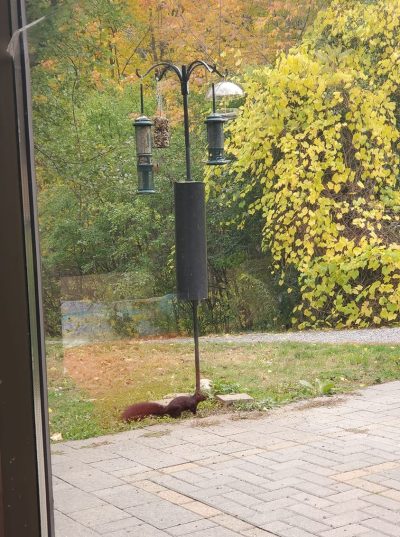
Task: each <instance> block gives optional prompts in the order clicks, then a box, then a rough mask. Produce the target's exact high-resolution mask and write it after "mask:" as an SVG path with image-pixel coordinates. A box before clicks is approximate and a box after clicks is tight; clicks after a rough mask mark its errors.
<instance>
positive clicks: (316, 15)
mask: <svg viewBox="0 0 400 537" xmlns="http://www.w3.org/2000/svg"><path fill="white" fill-rule="evenodd" d="M28 9H29V14H30V19H31V20H34V19H36V18H39V17H40V16H43V15H46V19H45V20H44V21H43V22H42V23H41V24H40V25H38V27H37V28H39V26H40V32H39V31H37V32H36V31H35V30H32V31H31V35H30V43H31V64H32V79H33V80H32V86H33V107H34V130H35V152H36V163H37V179H38V185H39V208H40V226H41V238H42V259H43V261H42V262H43V278H44V299H45V310H46V317H47V331H48V334H49V335H51V336H55V335H59V334H60V330H61V325H60V304H61V301H63V300H87V301H92V302H99V303H100V302H101V303H107V304H108V305H109V311H108V314H107V315H108V316H109V320H110V322H111V323H112V326H113V327H114V330H115V331H116V332H117V333H118V334H119V335H136V334H137V331H138V327H137V324H138V319H141V320H143V317H146V318H151V319H150V320H151V322H152V324H153V325H154V326H157V327H158V328H159V330H160V331H162V332H170V333H176V332H185V331H186V330H188V329H189V328H190V316H189V312H188V311H186V310H185V306H184V305H182V304H177V303H176V302H175V301H174V300H173V299H172V301H170V302H171V307H168V308H166V307H165V308H163V307H160V301H157V302H151V301H150V302H149V300H148V299H151V298H153V297H165V296H169V295H171V294H172V293H173V291H174V285H175V274H174V251H173V244H174V222H173V200H172V195H173V189H172V183H173V181H175V180H180V179H183V178H184V158H183V156H184V143H183V131H182V127H181V122H182V118H181V104H180V93H179V88H178V87H177V85H176V83H175V81H174V80H173V79H172V78H171V79H169V78H167V79H166V80H165V81H162V83H159V84H158V85H157V87H156V84H155V82H154V81H151V80H150V81H148V84H147V87H146V102H145V111H146V113H147V115H149V116H154V115H156V114H159V113H160V112H161V111H160V103H161V101H162V109H163V110H162V113H164V114H165V115H166V116H167V117H168V119H169V121H170V124H171V127H172V135H171V144H170V147H169V148H168V149H163V150H157V151H156V152H155V160H156V167H157V175H156V188H157V191H158V193H157V194H156V195H154V196H151V197H149V196H145V197H140V196H138V195H137V194H136V182H137V181H136V158H135V145H134V139H133V128H132V119H134V118H135V117H137V115H138V111H139V102H138V100H139V99H138V94H139V91H138V79H137V77H136V75H135V71H136V69H138V68H139V69H140V70H141V71H144V70H145V69H146V68H148V67H149V66H150V65H152V64H153V63H155V62H157V61H160V60H171V61H174V62H176V63H186V62H190V61H192V60H193V59H204V60H206V61H208V62H210V63H216V64H217V65H218V66H219V69H220V70H221V71H224V70H225V69H226V70H228V72H229V73H230V77H232V76H233V77H235V79H236V80H237V81H239V82H241V83H242V84H243V86H244V88H245V90H246V94H247V97H246V100H245V102H243V103H238V104H241V109H240V111H239V116H238V118H237V119H236V120H235V121H232V122H230V124H229V129H228V130H229V134H228V137H229V152H230V154H231V156H232V157H233V158H234V163H233V164H232V165H230V166H228V167H226V168H224V169H223V170H216V169H208V170H205V168H204V164H203V160H204V157H205V134H204V125H203V122H204V119H205V116H206V115H207V113H208V112H209V109H210V103H209V102H208V101H207V100H206V99H205V97H204V95H205V92H206V90H207V88H208V86H209V84H210V82H211V78H210V75H206V74H205V73H204V74H202V73H201V72H199V75H198V78H197V79H194V80H193V83H192V86H191V95H190V111H191V123H192V153H193V165H194V169H193V172H194V177H195V178H196V179H197V180H202V179H203V178H204V176H205V177H206V181H207V185H208V193H209V199H208V207H207V211H208V248H209V251H208V254H209V277H210V296H209V299H208V300H207V301H205V302H204V303H203V305H202V311H201V324H202V327H201V328H202V331H203V333H204V332H230V331H238V330H264V329H282V328H289V327H291V326H293V325H296V326H300V327H301V328H302V327H314V326H321V325H322V326H369V325H381V324H392V323H396V322H398V321H399V320H400V293H399V289H398V287H399V286H398V279H399V278H400V232H399V209H400V194H399V187H398V165H399V161H398V144H399V127H400V123H399V121H400V113H399V109H398V105H399V95H400V94H399V82H398V81H399V80H400V73H399V61H398V60H399V51H398V48H397V46H398V43H399V37H400V35H399V34H400V2H399V1H398V0H376V1H374V0H355V1H354V0H353V1H346V0H333V1H332V2H328V1H322V0H279V1H278V0H276V1H272V0H271V1H267V0H254V1H245V0H221V1H210V0H198V1H197V2H191V1H189V0H165V1H162V0H126V1H111V0H82V1H80V2H73V1H71V0H65V1H57V0H51V2H48V1H41V0H34V1H32V0H30V1H29V2H28ZM378 15H379V16H378ZM378 20H379V23H378V22H377V21H378ZM39 36H40V37H39ZM157 102H158V106H157ZM61 282H64V283H63V284H61ZM138 300H139V301H140V300H142V301H143V302H142V304H144V305H145V306H143V307H142V309H140V308H141V307H139V313H138V311H136V312H135V314H132V312H130V311H129V310H125V311H124V310H121V309H118V308H116V306H115V304H118V303H120V302H121V301H123V302H124V303H125V302H126V301H138ZM152 304H157V307H156V306H152ZM135 307H138V306H137V304H136V306H135ZM148 320H149V319H148Z"/></svg>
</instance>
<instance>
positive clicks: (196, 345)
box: [192, 300, 200, 393]
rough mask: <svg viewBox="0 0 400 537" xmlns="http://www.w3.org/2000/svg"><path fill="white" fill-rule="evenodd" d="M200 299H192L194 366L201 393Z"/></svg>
mask: <svg viewBox="0 0 400 537" xmlns="http://www.w3.org/2000/svg"><path fill="white" fill-rule="evenodd" d="M198 306H199V301H198V300H192V309H193V338H194V366H195V370H196V390H195V393H200V349H199V320H198V315H197V313H198Z"/></svg>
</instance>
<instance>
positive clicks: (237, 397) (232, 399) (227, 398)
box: [215, 393, 254, 405]
mask: <svg viewBox="0 0 400 537" xmlns="http://www.w3.org/2000/svg"><path fill="white" fill-rule="evenodd" d="M215 398H216V399H217V400H218V401H221V403H223V404H224V405H231V404H232V403H237V402H242V401H244V402H246V401H248V402H250V401H254V398H253V397H251V395H248V394H247V393H230V394H228V395H216V396H215Z"/></svg>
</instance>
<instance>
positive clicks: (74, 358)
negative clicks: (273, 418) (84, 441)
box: [48, 341, 400, 439]
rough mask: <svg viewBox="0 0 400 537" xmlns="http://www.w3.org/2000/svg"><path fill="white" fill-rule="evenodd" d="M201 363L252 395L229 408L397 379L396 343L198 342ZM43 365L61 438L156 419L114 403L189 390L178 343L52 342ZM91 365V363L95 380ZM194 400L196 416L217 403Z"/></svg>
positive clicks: (221, 386) (189, 353) (399, 357)
mask: <svg viewBox="0 0 400 537" xmlns="http://www.w3.org/2000/svg"><path fill="white" fill-rule="evenodd" d="M65 364H67V365H68V368H67V373H66V372H65V370H64V367H65ZM100 364H103V365H100ZM104 364H106V365H104ZM201 364H202V376H203V377H206V378H210V379H211V380H212V381H213V383H214V392H215V393H235V392H242V391H243V392H247V393H248V394H250V395H251V396H253V397H254V399H255V401H254V403H252V404H250V405H243V404H242V405H238V406H237V408H236V410H241V411H242V410H246V409H247V410H260V409H263V410H266V409H269V408H272V407H274V406H276V405H282V404H285V403H288V402H291V401H296V400H300V399H308V398H310V397H315V396H317V395H328V394H331V393H338V394H339V393H346V392H352V391H354V390H356V389H360V388H362V387H364V386H368V385H372V384H377V383H382V382H387V381H390V380H396V379H400V346H389V345H368V346H366V345H320V344H307V345H305V344H300V343H281V344H265V343H256V344H238V343H235V344H226V343H202V344H201ZM101 367H104V368H106V369H101ZM85 368H87V375H86V376H85V375H84V374H83V372H82V369H85ZM48 370H49V406H50V408H51V412H50V428H51V432H52V434H54V433H61V434H62V437H63V438H64V439H80V438H89V437H94V436H98V435H101V434H106V433H112V432H117V431H122V430H127V429H130V428H132V427H143V426H144V425H147V424H150V423H154V422H157V423H159V420H155V419H149V420H145V421H143V422H140V423H135V424H131V425H126V424H124V423H122V422H121V421H120V419H119V415H120V411H121V409H122V408H124V407H125V406H127V405H128V404H131V403H133V402H136V401H139V400H154V399H161V398H162V397H163V396H164V395H166V394H168V393H173V392H180V391H189V392H190V391H193V382H194V372H193V349H192V346H191V345H190V344H184V343H171V342H169V343H146V342H137V341H136V342H135V341H120V342H113V343H112V344H110V343H108V344H103V345H101V344H99V345H96V346H88V347H79V348H77V349H68V350H67V351H66V355H65V356H64V353H63V351H62V349H61V347H60V346H58V345H54V344H52V345H50V346H49V352H48ZM93 371H96V372H97V371H99V372H98V373H96V375H98V376H96V379H97V380H96V382H94V381H93V373H92V372H93ZM113 375H115V376H113ZM199 408H200V409H201V410H200V416H208V415H210V414H214V413H218V412H222V411H223V410H222V409H221V408H220V407H219V405H218V403H217V402H216V401H215V400H214V399H211V400H208V401H206V402H204V403H201V405H200V407H199ZM163 419H165V420H167V421H170V419H169V418H163Z"/></svg>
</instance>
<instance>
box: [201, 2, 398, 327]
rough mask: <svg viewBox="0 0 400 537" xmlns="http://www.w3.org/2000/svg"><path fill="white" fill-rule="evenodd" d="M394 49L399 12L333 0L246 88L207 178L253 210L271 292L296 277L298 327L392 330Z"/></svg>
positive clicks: (386, 5)
mask: <svg viewBox="0 0 400 537" xmlns="http://www.w3.org/2000/svg"><path fill="white" fill-rule="evenodd" d="M399 42H400V1H398V0H376V1H370V0H369V1H368V2H367V1H366V0H364V1H362V0H357V1H354V0H353V1H351V2H349V1H348V0H334V1H333V2H332V4H331V6H330V8H329V9H327V10H325V11H323V12H321V14H320V15H319V17H318V18H317V20H316V22H315V25H314V27H313V29H312V31H311V32H310V33H309V34H308V35H307V36H306V37H305V39H304V42H303V43H302V44H301V45H300V46H299V47H297V48H294V49H292V50H291V51H290V52H289V53H288V54H286V55H282V56H281V57H280V58H279V60H278V62H277V64H276V66H275V67H274V68H273V69H271V68H263V69H257V70H256V71H254V72H253V73H252V74H251V75H249V76H248V77H247V80H246V91H247V100H246V104H245V105H244V107H243V110H242V113H241V115H240V117H239V118H238V119H237V120H236V122H235V124H234V125H233V126H232V128H231V137H230V146H229V151H230V152H231V153H232V154H233V155H234V157H235V162H234V164H233V165H232V166H231V168H230V171H229V172H228V175H222V176H220V177H217V178H215V179H213V178H211V176H210V177H209V188H210V189H212V188H213V186H214V185H217V184H218V187H216V188H218V189H219V190H220V191H221V190H222V191H223V190H224V189H223V186H221V182H222V184H223V182H224V181H225V182H226V184H228V182H230V183H232V181H233V182H234V184H235V185H236V196H237V198H238V199H239V198H242V202H241V203H242V204H243V201H245V204H244V207H245V211H246V213H247V214H250V215H252V214H254V213H255V212H256V211H261V214H262V215H263V219H264V223H265V225H264V231H263V240H264V247H265V248H268V249H269V250H270V251H271V252H272V256H273V259H274V270H275V271H278V272H279V273H280V278H281V282H282V284H283V285H284V282H285V275H286V271H287V269H288V268H290V267H292V268H294V269H295V271H296V273H297V274H298V287H299V290H300V296H301V301H300V303H299V304H298V306H297V307H296V308H295V311H294V315H293V322H294V323H295V324H297V325H299V326H300V327H301V328H303V327H309V326H337V327H340V326H359V327H362V326H368V325H371V324H375V325H381V324H387V323H392V322H396V321H400V286H399V285H398V283H399V279H400V203H399V201H400V196H399V182H398V176H399V163H400V162H399V147H400V140H399V125H398V122H399V120H398V115H400V110H399V109H398V106H399V104H400V87H399V81H400V73H399V61H398V59H399V54H398V53H397V45H396V44H398V43H399ZM372 43H374V44H372ZM394 74H395V75H396V76H394ZM397 74H399V76H397ZM399 123H400V122H399ZM266 270H267V267H266Z"/></svg>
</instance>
